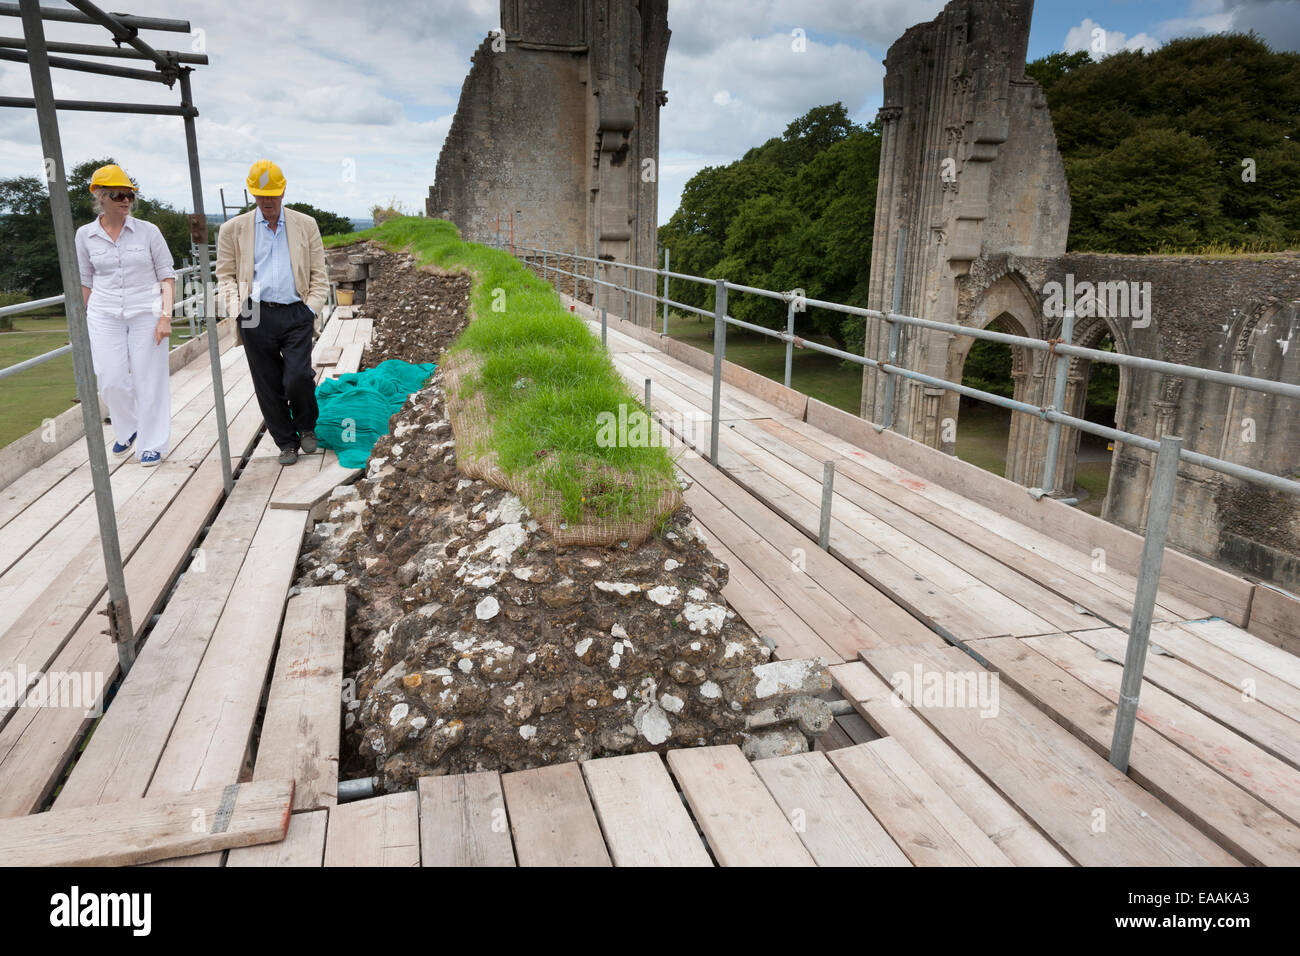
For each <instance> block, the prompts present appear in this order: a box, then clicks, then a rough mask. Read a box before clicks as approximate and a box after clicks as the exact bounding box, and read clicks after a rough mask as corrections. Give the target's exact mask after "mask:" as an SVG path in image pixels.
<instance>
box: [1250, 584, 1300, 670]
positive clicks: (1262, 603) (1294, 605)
mask: <svg viewBox="0 0 1300 956" xmlns="http://www.w3.org/2000/svg"><path fill="white" fill-rule="evenodd" d="M1246 629H1247V630H1248V631H1250V633H1252V634H1254V635H1255V636H1256V637H1258V638H1260V639H1262V640H1265V641H1268V643H1270V644H1275V645H1277V646H1278V647H1280V648H1282V649H1283V650H1285V651H1289V652H1290V653H1292V654H1300V600H1298V599H1296V598H1295V597H1293V596H1292V595H1290V594H1287V593H1285V592H1283V591H1279V590H1278V589H1276V588H1271V587H1269V586H1268V585H1267V584H1257V585H1255V596H1254V597H1253V598H1252V599H1251V602H1250V620H1249V621H1248V622H1247V624H1246Z"/></svg>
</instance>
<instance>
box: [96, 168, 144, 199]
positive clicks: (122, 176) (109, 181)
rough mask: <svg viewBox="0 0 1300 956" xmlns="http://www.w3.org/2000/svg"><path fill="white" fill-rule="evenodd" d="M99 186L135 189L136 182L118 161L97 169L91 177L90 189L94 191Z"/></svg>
mask: <svg viewBox="0 0 1300 956" xmlns="http://www.w3.org/2000/svg"><path fill="white" fill-rule="evenodd" d="M97 186H121V187H122V188H123V189H135V183H133V182H131V180H130V179H129V178H128V177H127V175H126V173H124V172H122V167H121V166H119V165H117V163H109V164H108V165H107V166H100V167H99V169H97V170H95V174H94V175H93V176H91V177H90V191H91V192H92V193H93V192H94V191H95V187H97Z"/></svg>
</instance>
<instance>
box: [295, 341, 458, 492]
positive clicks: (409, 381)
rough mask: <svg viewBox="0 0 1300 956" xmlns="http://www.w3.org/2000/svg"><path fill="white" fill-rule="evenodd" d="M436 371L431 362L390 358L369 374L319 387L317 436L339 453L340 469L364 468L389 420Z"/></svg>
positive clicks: (350, 375)
mask: <svg viewBox="0 0 1300 956" xmlns="http://www.w3.org/2000/svg"><path fill="white" fill-rule="evenodd" d="M436 367H437V366H436V365H434V364H433V363H432V362H422V363H420V364H418V365H412V364H411V363H410V362H402V361H399V360H398V359H389V360H388V361H387V362H381V363H380V364H379V365H377V366H375V367H374V368H368V369H366V370H365V371H364V372H347V373H345V374H343V375H340V376H339V377H338V378H327V379H325V380H324V381H323V382H321V383H320V385H318V386H317V387H316V403H317V404H318V405H319V406H320V417H319V418H318V419H317V420H316V437H317V438H318V439H319V440H320V443H321V444H322V445H324V446H325V447H326V448H333V449H334V450H335V451H336V452H338V455H339V464H341V465H343V466H344V467H345V468H365V467H366V461H367V460H368V459H369V458H370V449H371V448H373V447H374V445H375V442H377V441H378V440H379V437H380V436H381V435H387V434H388V419H389V418H391V417H392V416H393V415H394V414H395V413H396V412H397V411H398V410H399V409H400V408H401V407H402V405H403V403H405V401H406V396H408V395H410V394H411V393H412V392H414V391H416V390H417V389H419V388H420V387H421V386H422V385H423V384H424V383H425V382H426V381H428V379H429V376H430V375H432V374H433V370H434V369H435V368H436Z"/></svg>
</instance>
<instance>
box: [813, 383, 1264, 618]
mask: <svg viewBox="0 0 1300 956" xmlns="http://www.w3.org/2000/svg"><path fill="white" fill-rule="evenodd" d="M806 420H807V422H808V424H810V425H813V426H815V427H817V428H820V429H822V430H823V431H827V432H830V433H831V434H833V435H837V436H839V437H840V438H843V439H845V440H846V441H849V442H852V443H853V444H855V445H857V446H858V447H860V448H863V449H865V450H866V451H869V452H871V453H872V454H875V455H878V456H880V457H882V458H885V459H887V460H889V461H892V462H894V463H895V464H897V465H899V466H900V467H902V468H906V469H907V470H909V471H911V472H913V473H914V474H916V475H917V476H918V477H922V478H928V479H929V480H932V481H937V482H939V483H940V484H943V485H945V486H947V487H949V488H951V489H953V490H956V491H959V492H961V494H962V495H964V496H965V497H967V498H969V499H970V500H972V501H974V502H977V503H979V504H982V505H985V506H987V507H989V508H992V509H993V510H994V511H997V512H999V513H1000V514H1003V515H1006V516H1007V517H1010V518H1014V519H1016V520H1017V521H1019V522H1021V523H1022V524H1025V525H1027V526H1028V527H1030V528H1033V529H1035V530H1038V531H1041V532H1044V533H1046V534H1049V535H1053V536H1055V537H1057V538H1059V539H1060V540H1062V541H1069V542H1071V543H1073V544H1074V545H1075V546H1076V547H1078V548H1079V549H1081V550H1083V551H1084V552H1091V551H1092V550H1093V549H1094V548H1098V547H1100V548H1103V549H1104V550H1105V553H1106V555H1107V563H1108V564H1113V565H1115V566H1116V567H1119V568H1122V569H1123V570H1125V571H1128V572H1130V573H1135V572H1136V570H1137V567H1138V564H1139V562H1140V561H1141V556H1142V536H1141V535H1137V534H1134V533H1133V532H1131V531H1127V530H1125V529H1123V528H1120V527H1119V526H1118V525H1113V524H1110V523H1109V522H1106V521H1103V520H1101V519H1100V518H1096V517H1094V516H1093V515H1089V514H1086V513H1085V512H1081V511H1079V510H1078V509H1076V508H1071V507H1070V506H1069V505H1063V504H1061V503H1060V502H1059V501H1054V500H1052V499H1051V498H1048V497H1044V498H1043V499H1041V500H1037V501H1036V500H1034V499H1033V498H1032V497H1031V496H1029V495H1027V494H1025V490H1024V488H1023V487H1021V486H1020V485H1017V484H1016V483H1015V482H1012V481H1008V480H1007V479H1005V478H1001V477H999V476H997V475H994V474H992V473H990V472H987V471H984V470H983V469H982V468H979V467H977V466H975V465H971V464H969V463H967V462H963V461H960V460H959V459H957V458H954V457H952V456H951V455H946V454H944V453H943V452H941V451H939V450H938V449H937V448H929V447H927V446H925V445H922V444H921V443H919V442H915V441H912V440H910V439H907V438H904V437H903V436H901V435H898V434H896V433H894V432H891V431H888V430H886V431H884V432H879V433H878V432H876V431H875V429H874V428H872V426H871V423H870V422H868V421H866V420H864V419H862V418H859V417H858V416H856V415H852V414H850V413H848V412H844V411H842V410H841V409H838V408H835V407H833V406H831V405H827V404H826V403H824V402H820V401H818V400H817V399H814V398H810V399H809V400H808V413H807V416H806ZM1164 561H1165V564H1164V577H1163V578H1162V582H1161V583H1162V585H1163V586H1164V590H1165V592H1166V593H1171V594H1174V595H1177V596H1178V597H1180V598H1182V599H1183V600H1186V601H1188V602H1190V603H1192V604H1194V605H1197V606H1199V607H1204V608H1207V609H1209V610H1210V611H1212V612H1214V613H1217V614H1221V615H1222V616H1223V617H1225V618H1228V619H1229V620H1231V621H1233V622H1235V623H1237V624H1241V623H1243V622H1244V621H1245V619H1246V613H1247V609H1248V608H1249V606H1250V598H1251V594H1252V590H1253V586H1252V585H1251V584H1250V583H1249V582H1248V581H1246V580H1245V579H1243V578H1240V577H1237V576H1236V575H1232V574H1228V573H1226V572H1224V571H1220V570H1219V569H1217V568H1213V567H1211V566H1210V565H1208V564H1206V563H1205V562H1203V561H1198V560H1197V559H1195V558H1192V557H1189V556H1187V555H1185V554H1181V553H1179V552H1177V551H1174V550H1173V549H1172V548H1166V549H1165V557H1164ZM1166 606H1167V605H1166Z"/></svg>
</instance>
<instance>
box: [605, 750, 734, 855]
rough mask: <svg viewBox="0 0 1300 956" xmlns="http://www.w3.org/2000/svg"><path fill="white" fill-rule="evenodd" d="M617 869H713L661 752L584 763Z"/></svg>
mask: <svg viewBox="0 0 1300 956" xmlns="http://www.w3.org/2000/svg"><path fill="white" fill-rule="evenodd" d="M582 775H583V776H584V777H585V778H586V780H587V789H588V790H589V791H590V792H591V802H592V804H593V805H594V806H595V808H596V816H597V818H598V819H599V820H600V828H601V831H602V832H603V833H604V834H605V843H606V845H607V846H608V847H609V853H610V856H611V857H612V858H613V861H614V865H615V866H712V865H713V861H712V860H711V859H710V858H709V853H708V851H707V850H705V849H704V844H703V843H701V842H700V837H699V834H698V833H696V831H695V824H694V823H692V822H691V816H690V814H689V813H687V812H686V808H685V807H683V806H682V801H681V798H680V797H679V796H678V795H677V788H676V787H674V786H673V781H672V778H671V777H670V776H669V775H668V771H667V770H666V769H665V768H664V764H663V759H662V758H661V757H660V756H659V755H658V754H657V753H640V754H625V755H623V756H620V757H604V758H602V759H600V760H586V761H583V763H582Z"/></svg>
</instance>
